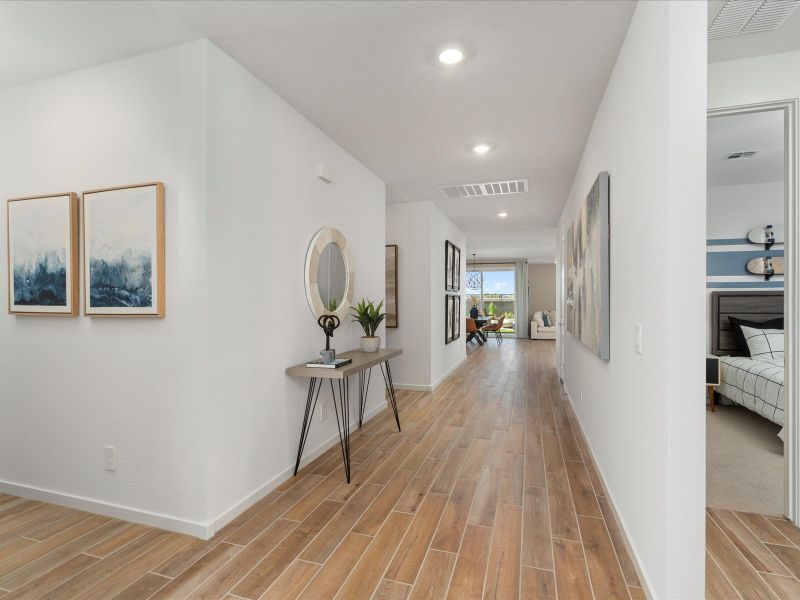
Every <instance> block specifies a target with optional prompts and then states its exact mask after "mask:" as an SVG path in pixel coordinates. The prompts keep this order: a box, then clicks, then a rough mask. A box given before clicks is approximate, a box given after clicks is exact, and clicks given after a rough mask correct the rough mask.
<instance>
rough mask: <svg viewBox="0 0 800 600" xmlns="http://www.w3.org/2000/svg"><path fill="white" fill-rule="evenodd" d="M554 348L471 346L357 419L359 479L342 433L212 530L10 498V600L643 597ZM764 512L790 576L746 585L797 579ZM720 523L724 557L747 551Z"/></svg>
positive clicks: (4, 546)
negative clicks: (456, 361)
mask: <svg viewBox="0 0 800 600" xmlns="http://www.w3.org/2000/svg"><path fill="white" fill-rule="evenodd" d="M553 346H554V344H553V343H552V342H547V341H537V342H531V341H515V340H506V341H505V342H504V343H503V344H502V346H500V347H498V346H497V345H496V344H495V342H494V341H493V340H492V341H490V342H489V343H488V344H486V345H485V346H484V347H482V348H479V349H474V350H471V351H470V353H469V359H468V361H467V362H466V363H465V365H463V366H462V367H461V368H459V369H458V370H457V371H456V372H455V373H454V374H453V375H452V376H451V377H450V378H449V379H448V380H447V381H446V382H445V383H444V384H442V385H441V386H440V387H439V388H438V389H437V390H436V392H434V393H421V392H400V393H398V400H399V407H400V414H401V420H402V425H403V431H402V433H398V432H397V431H396V429H395V426H394V421H393V418H392V417H391V415H390V413H389V412H388V411H384V412H382V413H381V414H380V415H378V416H377V417H375V418H373V419H372V420H371V421H370V422H368V423H365V424H364V427H363V428H362V429H361V430H359V431H358V432H356V433H354V435H353V436H352V460H353V478H352V483H351V484H350V485H347V484H346V483H344V477H343V469H342V464H341V454H340V450H339V447H338V445H337V446H335V447H333V448H332V449H330V450H329V451H328V452H326V453H325V454H323V455H322V456H320V457H319V458H317V459H315V460H314V461H313V462H311V463H310V464H309V465H308V466H306V467H305V468H304V469H303V470H302V471H301V473H300V474H299V476H298V477H296V478H292V479H291V480H289V481H287V482H285V483H284V484H282V485H281V486H280V487H279V488H278V489H276V490H275V491H274V492H272V493H270V494H269V495H268V496H267V497H265V498H264V499H262V500H261V501H259V502H258V503H257V504H255V505H254V506H253V507H251V508H250V509H248V510H247V511H246V512H245V513H244V514H242V515H241V516H239V517H238V518H237V519H236V520H235V521H234V522H232V523H231V524H229V525H227V526H226V527H225V528H224V529H222V530H221V531H220V532H219V533H218V534H217V535H216V536H215V537H214V538H213V539H212V540H209V541H201V540H197V539H193V538H190V537H188V536H185V535H180V534H175V533H169V532H164V531H160V530H157V529H153V528H151V527H145V526H142V525H132V524H130V523H124V522H121V521H117V520H114V519H110V518H106V517H101V516H97V515H91V514H87V513H83V512H79V511H75V510H70V509H67V508H62V507H58V506H53V505H49V504H43V503H40V502H34V501H29V500H23V499H20V498H14V497H11V496H2V495H0V598H2V600H10V599H11V598H14V599H17V598H26V599H35V598H48V599H59V600H61V599H72V598H81V599H93V600H101V599H108V598H114V599H118V600H121V599H136V600H140V599H146V598H150V599H154V598H159V599H161V598H171V599H172V598H174V599H181V598H207V599H224V600H235V599H241V598H246V599H250V600H255V599H256V598H272V599H292V598H310V599H322V598H339V599H344V600H350V599H359V598H365V599H366V598H375V599H382V600H388V599H392V598H424V599H438V598H452V599H456V600H466V599H470V598H498V599H503V600H507V599H514V598H519V597H522V598H546V599H551V598H560V599H562V600H563V599H569V600H573V599H582V598H597V599H598V600H599V599H607V598H631V599H636V598H643V597H644V593H643V591H642V588H641V587H640V586H639V581H638V579H637V575H636V572H635V570H634V568H633V564H632V562H631V559H630V557H629V556H628V554H627V553H626V552H625V550H624V549H623V544H622V542H621V536H620V532H619V530H618V529H617V527H616V526H615V524H614V521H613V520H611V519H607V518H606V517H607V516H608V515H609V514H610V507H609V503H608V501H607V499H606V497H605V494H604V491H603V486H602V484H601V482H600V480H599V478H598V476H597V473H596V470H595V468H594V466H593V462H592V460H591V457H590V456H589V455H588V453H587V452H586V444H585V442H584V438H583V436H582V434H581V433H580V431H579V429H578V427H577V426H576V421H575V419H574V416H573V414H572V412H571V409H570V407H569V404H568V402H567V401H566V400H565V397H564V396H562V392H561V387H560V384H559V382H558V378H557V376H556V374H555V370H554V369H553V366H552V364H553V352H554V348H553ZM298 401H299V400H298ZM298 428H299V427H298ZM719 518H720V519H721V520H723V522H726V523H727V525H726V526H727V527H729V529H730V531H734V532H735V533H734V535H740V534H741V535H745V533H744V532H745V529H746V528H747V527H749V528H751V529H752V528H753V527H755V525H754V522H751V523H747V524H746V525H745V524H743V525H736V523H737V522H736V521H730V519H728V521H725V519H723V518H722V516H720V517H719ZM736 518H737V519H738V518H739V517H736ZM759 523H760V525H761V526H762V527H763V531H764V532H766V531H769V532H770V534H769V535H772V536H773V537H770V538H769V539H767V538H765V537H762V538H760V539H761V540H763V542H764V544H762V545H761V546H759V547H758V548H759V550H758V551H755V552H753V553H752V555H747V558H746V560H747V561H750V564H758V565H759V570H760V571H764V572H770V569H772V570H774V571H777V572H775V573H774V577H773V578H774V579H775V581H774V582H773V581H772V580H771V579H770V580H767V577H768V576H767V575H760V574H759V575H754V576H753V577H754V578H756V579H757V580H756V579H753V578H751V579H750V580H746V581H742V582H739V580H736V581H735V582H734V583H736V584H737V585H741V586H745V585H748V586H749V587H742V589H745V590H748V593H749V590H751V589H754V590H756V589H757V590H766V585H767V583H768V585H769V586H770V587H773V588H775V587H776V586H778V587H779V586H780V585H782V584H785V585H787V586H791V585H796V583H797V580H796V579H794V578H792V577H790V576H789V575H790V574H788V573H787V572H786V571H787V569H789V568H790V567H789V565H790V564H794V565H795V567H794V568H796V565H797V564H799V563H792V561H793V556H794V554H796V553H798V552H800V551H799V550H798V549H797V548H795V547H794V546H792V544H791V543H788V542H787V540H788V538H785V537H783V535H786V536H789V535H790V530H788V529H786V527H785V524H780V523H778V522H773V523H768V522H767V523H765V522H759ZM709 525H710V526H713V527H712V531H713V532H714V534H713V535H716V538H712V542H713V541H714V540H715V539H717V538H718V539H717V541H718V542H720V543H718V544H716V545H711V546H710V548H709V550H710V554H712V555H713V556H714V557H715V559H716V562H715V564H718V565H719V566H720V571H722V572H725V573H728V570H729V569H730V568H733V567H737V566H742V565H743V564H745V563H742V559H741V558H737V555H735V553H736V552H740V551H741V548H740V549H736V548H733V549H732V550H731V549H728V550H727V551H725V552H724V553H722V552H721V551H720V554H719V556H718V555H717V552H718V551H717V550H716V549H715V548H717V547H719V548H722V547H723V546H724V544H723V543H722V542H723V541H724V539H723V537H724V536H725V535H729V534H728V533H726V532H725V531H724V530H723V529H721V527H722V525H723V524H722V523H720V525H716V519H715V521H711V520H709ZM734 525H735V527H736V529H731V528H733V527H734ZM770 527H771V528H772V529H770ZM773 529H774V531H772V530H773ZM764 532H759V533H754V534H753V535H767V534H765V533H764ZM791 535H794V534H793V533H792V534H791ZM750 537H752V536H750ZM751 541H752V539H745V541H744V542H743V543H744V544H745V545H747V544H749V543H750V542H751ZM792 541H797V538H792ZM770 557H772V558H770ZM753 561H756V562H753ZM781 563H782V564H783V565H784V566H785V567H786V569H783V570H781V566H780V564H781ZM740 571H741V573H742V575H741V577H745V575H744V573H745V572H746V571H745V569H743V568H742V569H740ZM716 573H717V571H712V574H716ZM753 573H755V571H754V572H753ZM792 573H794V575H796V574H797V571H792ZM731 577H732V576H731V575H730V574H728V575H727V577H716V579H715V582H714V585H716V586H718V588H719V590H720V592H719V594H722V596H719V597H725V596H724V594H726V593H728V592H729V590H730V586H731V585H732V584H731ZM769 577H772V576H769ZM777 578H782V579H780V580H778V579H777ZM725 585H728V587H724V586H725ZM786 589H791V587H788V588H786ZM714 590H715V592H716V590H717V588H714ZM728 597H731V596H728ZM749 597H756V596H749ZM765 597H766V592H765Z"/></svg>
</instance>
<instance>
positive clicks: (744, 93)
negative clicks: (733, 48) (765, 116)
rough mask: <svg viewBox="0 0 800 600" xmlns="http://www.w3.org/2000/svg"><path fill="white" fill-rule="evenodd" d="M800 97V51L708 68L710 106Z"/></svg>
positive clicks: (729, 62)
mask: <svg viewBox="0 0 800 600" xmlns="http://www.w3.org/2000/svg"><path fill="white" fill-rule="evenodd" d="M798 97H800V50H796V51H794V52H782V53H779V54H767V55H765V56H755V57H752V58H744V59H740V60H730V61H725V62H718V63H712V64H710V65H708V106H709V108H723V107H727V106H739V105H742V104H753V103H756V102H770V101H774V100H789V99H791V98H798Z"/></svg>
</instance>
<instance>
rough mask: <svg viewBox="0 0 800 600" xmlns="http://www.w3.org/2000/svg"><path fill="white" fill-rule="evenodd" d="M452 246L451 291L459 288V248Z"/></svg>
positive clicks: (456, 290)
mask: <svg viewBox="0 0 800 600" xmlns="http://www.w3.org/2000/svg"><path fill="white" fill-rule="evenodd" d="M452 246H453V291H455V292H458V291H459V290H461V248H459V247H458V246H456V245H455V244H453V245H452Z"/></svg>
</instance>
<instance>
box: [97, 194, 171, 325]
mask: <svg viewBox="0 0 800 600" xmlns="http://www.w3.org/2000/svg"><path fill="white" fill-rule="evenodd" d="M161 202H163V198H161V195H160V192H159V189H158V187H157V186H156V185H147V186H136V187H128V188H120V189H112V190H99V191H95V192H87V193H85V194H84V197H83V203H84V235H85V240H84V244H85V256H84V261H85V270H86V289H85V296H86V298H85V301H86V314H90V315H156V316H160V315H159V311H160V307H159V304H160V303H159V294H160V293H163V289H161V288H163V283H162V282H160V281H159V274H160V272H161V268H160V265H161V260H160V257H161V255H162V252H163V248H162V243H160V240H161V238H162V237H163V222H162V217H163V204H162V203H161Z"/></svg>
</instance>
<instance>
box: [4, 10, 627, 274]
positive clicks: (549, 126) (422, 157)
mask: <svg viewBox="0 0 800 600" xmlns="http://www.w3.org/2000/svg"><path fill="white" fill-rule="evenodd" d="M634 7H635V3H634V2H628V1H625V0H621V1H595V0H588V1H573V2H561V1H527V2H500V1H494V2H488V1H487V2H396V1H395V2H350V1H348V2H238V1H235V2H193V1H187V2H102V3H101V2H41V3H31V2H10V3H0V56H2V57H3V58H1V59H0V87H3V86H9V85H15V84H18V83H21V82H23V81H29V80H33V79H37V78H41V77H46V76H50V75H54V74H57V73H62V72H66V71H70V70H74V69H78V68H83V67H87V66H91V65H94V64H99V63H102V62H107V61H110V60H115V59H118V58H122V57H124V56H131V55H135V54H139V53H143V52H147V51H150V50H154V49H157V48H162V47H167V46H170V45H174V44H178V43H182V42H185V41H189V40H192V39H199V38H203V37H207V38H209V39H211V40H212V41H213V42H214V43H215V44H217V45H218V46H220V47H221V48H222V49H223V50H225V51H226V52H228V53H229V54H230V55H231V56H232V57H234V58H235V59H236V60H237V61H239V62H240V63H242V64H243V65H244V66H245V67H247V68H248V69H249V70H250V71H251V72H252V73H254V74H255V75H256V76H257V77H259V78H260V79H262V80H263V81H264V82H265V83H266V84H267V85H269V86H270V87H271V88H272V89H274V90H275V91H276V92H277V93H278V94H280V95H281V96H282V97H283V98H285V99H286V100H287V101H288V102H289V103H291V104H292V105H293V106H295V107H296V108H297V109H298V110H299V111H300V112H301V113H303V114H304V115H305V116H306V117H308V118H309V119H310V120H311V121H313V122H314V123H315V124H316V125H317V126H318V127H320V129H322V130H323V131H325V132H326V133H327V134H328V135H330V136H331V138H333V139H334V140H335V141H336V142H337V143H339V144H340V145H341V146H343V147H344V148H345V149H347V150H348V151H350V152H351V153H352V154H353V155H354V156H356V157H357V158H358V159H359V160H360V161H362V162H363V163H364V164H366V165H367V166H368V167H369V168H370V169H371V170H372V171H373V172H375V173H376V174H377V175H378V176H379V177H381V178H382V179H384V180H385V181H386V183H387V185H388V187H389V189H390V192H391V193H390V198H389V201H418V200H430V201H433V202H435V203H436V205H437V206H438V207H439V208H440V209H441V210H442V211H443V212H444V213H445V214H446V215H447V216H448V217H449V218H451V219H452V220H453V221H454V222H455V223H456V224H457V225H458V226H459V227H460V228H461V229H463V230H464V232H465V233H466V234H467V238H468V246H469V249H468V250H469V252H473V251H475V252H477V253H478V254H479V256H493V257H497V256H523V257H527V258H529V259H532V260H537V259H544V260H547V259H552V257H553V256H554V253H555V234H554V231H553V229H552V228H553V227H554V226H555V224H556V221H557V219H558V216H559V214H560V212H561V208H562V205H563V202H564V200H565V198H566V195H567V193H568V191H569V186H570V184H571V181H572V177H573V175H574V173H575V169H576V167H577V163H578V160H579V158H580V153H581V150H582V148H583V145H584V143H585V140H586V137H587V135H588V131H589V128H590V126H591V122H592V119H593V118H594V114H595V111H596V109H597V106H598V104H599V101H600V99H601V97H602V94H603V91H604V89H605V86H606V82H607V81H608V77H609V75H610V72H611V69H612V67H613V64H614V62H615V60H616V56H617V54H618V52H619V48H620V46H621V44H622V41H623V38H624V35H625V32H626V30H627V27H628V23H629V21H630V17H631V15H632V12H633V9H634ZM451 40H455V41H459V42H462V43H464V44H466V45H467V47H468V48H469V49H470V52H469V56H468V60H467V61H465V63H464V64H462V65H459V66H457V67H451V68H445V67H441V66H439V65H437V64H436V61H435V53H436V52H435V51H436V49H437V47H438V46H439V45H440V44H442V43H443V42H447V41H451ZM20 56H23V57H25V60H19V57H20ZM476 141H488V142H490V143H492V144H494V145H495V149H494V150H493V151H491V152H489V153H488V154H487V155H484V156H477V155H475V154H473V153H472V152H470V150H469V148H470V145H471V144H473V143H475V142H476ZM511 178H527V179H528V180H529V190H530V191H529V192H528V193H525V194H519V195H513V196H501V197H496V198H487V199H483V198H481V199H461V200H448V199H446V198H444V196H443V195H442V194H441V192H440V191H439V190H438V186H439V185H443V184H453V183H472V182H484V181H492V180H496V179H511ZM501 211H503V212H508V213H509V217H508V218H507V219H504V220H501V219H499V218H498V217H497V216H496V214H497V213H498V212H501Z"/></svg>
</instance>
